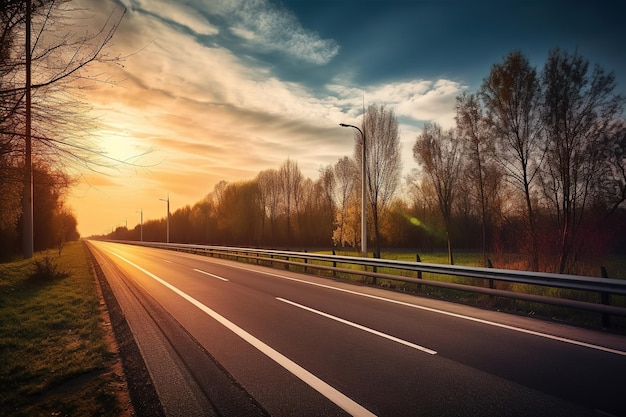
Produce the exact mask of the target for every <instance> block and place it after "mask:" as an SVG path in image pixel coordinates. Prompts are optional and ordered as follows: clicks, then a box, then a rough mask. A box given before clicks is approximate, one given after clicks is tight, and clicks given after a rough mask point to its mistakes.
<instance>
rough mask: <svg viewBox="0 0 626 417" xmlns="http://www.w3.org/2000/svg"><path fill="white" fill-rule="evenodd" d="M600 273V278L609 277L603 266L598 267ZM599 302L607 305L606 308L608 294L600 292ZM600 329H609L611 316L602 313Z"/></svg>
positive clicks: (609, 299)
mask: <svg viewBox="0 0 626 417" xmlns="http://www.w3.org/2000/svg"><path fill="white" fill-rule="evenodd" d="M600 273H601V274H602V278H608V277H609V274H608V272H607V271H606V268H605V267H603V266H601V267H600ZM600 301H601V302H602V304H604V305H607V306H608V305H609V304H611V298H610V294H609V293H608V292H601V293H600ZM602 327H604V328H605V329H608V328H609V327H611V316H610V315H609V314H608V313H602Z"/></svg>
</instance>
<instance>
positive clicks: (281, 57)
mask: <svg viewBox="0 0 626 417" xmlns="http://www.w3.org/2000/svg"><path fill="white" fill-rule="evenodd" d="M74 3H75V4H79V5H81V6H82V7H84V8H86V9H89V10H91V16H92V18H91V19H90V20H89V22H90V23H89V24H90V25H92V29H95V28H97V27H99V26H98V25H101V24H102V23H103V22H104V21H105V19H106V18H107V17H108V16H109V15H110V14H111V13H113V14H114V15H116V14H117V15H119V14H120V13H121V10H123V9H124V8H126V14H125V16H124V18H123V20H122V22H121V24H120V26H119V28H118V30H117V32H116V33H115V36H114V38H113V40H112V42H111V44H110V45H109V48H108V49H107V53H108V54H109V55H110V56H115V55H121V56H123V57H124V60H123V61H122V62H121V63H120V64H109V65H105V66H102V65H100V66H97V65H96V66H95V68H94V70H93V71H94V74H97V76H98V77H99V78H100V79H104V80H107V82H101V83H96V85H95V86H93V87H92V88H91V89H90V90H89V91H88V93H87V100H88V102H89V103H90V105H91V106H92V110H91V111H92V113H93V115H94V117H96V118H97V120H98V122H99V128H98V129H97V132H94V134H93V137H94V138H95V139H94V140H96V141H97V145H98V147H99V148H100V149H102V150H103V151H104V152H106V155H107V157H108V158H110V160H118V161H123V162H111V163H110V166H109V167H108V168H106V169H99V170H98V171H97V172H95V171H88V170H87V171H83V172H81V173H80V180H79V183H78V184H77V185H76V186H74V187H73V188H72V190H71V192H70V193H69V195H68V205H69V206H70V208H72V209H73V211H74V213H75V214H76V217H77V219H78V228H79V231H80V233H81V235H82V236H90V235H93V234H102V233H109V232H110V231H111V229H112V228H115V227H118V226H125V225H127V226H128V227H129V228H133V227H135V225H137V224H138V223H139V221H140V212H143V219H144V221H146V220H148V219H158V218H163V217H165V215H166V203H165V202H164V201H162V200H161V199H166V198H167V197H168V195H169V199H170V211H171V212H174V211H175V210H176V209H178V208H180V207H183V206H185V205H193V204H194V203H196V202H198V201H200V200H201V199H202V198H204V197H205V196H206V195H207V194H209V193H210V192H211V191H212V190H213V188H214V186H215V184H216V183H218V182H219V181H221V180H225V181H228V182H236V181H241V180H250V179H253V178H254V177H255V176H256V175H257V174H258V173H259V172H260V171H263V170H266V169H276V168H278V167H279V166H280V164H282V163H283V162H284V161H286V160H287V159H288V158H289V159H291V160H293V161H296V162H297V163H298V166H299V167H300V169H301V170H302V172H303V174H304V175H305V176H306V177H308V178H311V179H313V180H315V179H317V178H318V173H319V169H320V168H321V167H323V166H327V165H329V164H334V163H336V162H337V160H339V159H340V158H342V157H343V156H344V155H349V156H352V155H353V150H354V131H353V130H352V129H346V128H341V127H339V123H348V124H357V125H358V124H359V123H360V118H361V115H362V112H363V106H364V105H365V106H368V105H371V104H377V105H381V104H384V105H386V106H387V107H388V108H391V109H393V110H394V111H395V114H396V116H397V117H398V120H399V122H400V137H401V152H402V160H403V170H404V172H405V173H408V172H410V171H411V170H412V169H413V168H415V167H416V163H415V162H414V160H413V155H412V147H413V144H414V143H415V139H416V137H417V135H419V133H420V129H421V128H422V126H423V124H424V123H425V122H437V123H439V124H441V125H442V126H443V127H445V128H450V127H453V126H454V104H455V99H456V97H457V96H458V95H459V94H461V93H462V92H464V91H468V92H474V91H477V90H478V89H479V88H480V85H481V83H482V80H483V79H484V78H485V77H486V76H487V75H488V74H489V71H490V68H491V67H492V65H494V64H496V63H500V62H502V60H503V59H504V58H505V57H506V55H508V54H509V53H510V52H511V51H513V50H519V51H521V52H522V53H523V54H524V55H526V57H527V58H528V59H529V60H530V63H531V64H532V65H533V66H536V67H537V68H538V71H540V70H541V67H542V65H543V63H544V62H545V59H546V57H547V56H548V52H549V51H550V50H551V49H552V48H555V47H559V48H561V49H565V50H567V51H568V52H574V51H575V50H577V51H578V52H579V53H580V54H581V55H582V56H584V57H586V58H587V59H589V61H590V62H591V63H592V64H598V65H600V66H602V67H603V68H604V69H606V70H609V71H613V72H614V73H615V75H616V79H617V85H618V91H619V92H620V93H622V94H624V95H626V53H625V52H624V47H623V40H624V39H626V25H624V24H623V16H624V11H625V10H624V9H625V8H626V6H622V5H620V2H618V1H606V0H589V1H582V0H562V1H561V0H543V1H541V0H500V1H487V0H472V1H463V0H427V1H412V0H282V1H280V0H74Z"/></svg>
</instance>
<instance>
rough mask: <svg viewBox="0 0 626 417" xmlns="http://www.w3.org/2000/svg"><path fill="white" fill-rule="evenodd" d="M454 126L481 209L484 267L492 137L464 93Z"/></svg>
mask: <svg viewBox="0 0 626 417" xmlns="http://www.w3.org/2000/svg"><path fill="white" fill-rule="evenodd" d="M456 125H457V129H458V132H459V135H460V139H461V140H462V141H463V144H464V147H465V155H466V156H467V157H468V164H467V166H468V168H469V169H467V172H468V174H469V178H470V179H471V180H472V183H473V186H474V187H475V188H476V190H477V193H476V197H477V198H476V201H478V204H479V207H480V218H481V229H482V252H483V264H485V265H486V264H487V223H488V220H487V206H488V192H487V190H486V184H485V182H486V180H485V177H486V176H487V170H488V169H489V162H490V160H491V159H492V155H493V152H494V148H493V135H491V132H490V130H489V126H488V123H487V120H486V117H485V114H484V110H483V107H482V105H481V102H480V97H479V96H478V95H477V94H466V93H463V94H462V95H461V96H459V97H457V99H456Z"/></svg>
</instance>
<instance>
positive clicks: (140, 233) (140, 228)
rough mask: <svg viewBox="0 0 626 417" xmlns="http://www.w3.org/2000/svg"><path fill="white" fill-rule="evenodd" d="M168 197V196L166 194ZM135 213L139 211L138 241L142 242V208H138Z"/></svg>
mask: <svg viewBox="0 0 626 417" xmlns="http://www.w3.org/2000/svg"><path fill="white" fill-rule="evenodd" d="M168 199H169V196H168ZM169 211H170V210H169V208H168V210H167V212H168V213H169ZM135 213H139V236H140V237H139V239H140V240H139V241H140V242H143V209H139V211H136V212H135Z"/></svg>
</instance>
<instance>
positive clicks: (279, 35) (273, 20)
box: [229, 0, 339, 65]
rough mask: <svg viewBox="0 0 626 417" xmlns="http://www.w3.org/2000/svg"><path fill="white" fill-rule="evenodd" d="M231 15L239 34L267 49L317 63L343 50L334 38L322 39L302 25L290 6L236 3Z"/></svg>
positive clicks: (253, 1)
mask: <svg viewBox="0 0 626 417" xmlns="http://www.w3.org/2000/svg"><path fill="white" fill-rule="evenodd" d="M233 5H234V6H235V7H233V8H232V9H231V12H230V13H229V18H231V19H233V20H234V21H233V22H232V28H231V30H232V31H233V33H235V34H236V35H238V36H240V37H242V38H243V39H245V40H247V41H249V42H251V43H253V44H254V45H255V46H257V47H260V48H263V49H265V50H267V51H279V52H284V53H287V54H289V55H291V56H293V57H295V58H297V59H300V60H302V61H306V62H311V63H313V64H317V65H323V64H326V63H328V62H329V61H330V60H331V59H332V58H333V57H334V56H335V55H337V53H338V52H339V45H337V43H336V42H335V41H334V40H332V39H322V38H320V36H319V35H318V34H317V33H316V32H313V31H311V30H307V29H306V28H304V27H302V25H301V24H300V22H299V21H298V18H297V17H296V16H295V15H294V14H293V13H291V12H289V11H288V10H287V9H285V8H282V7H279V6H275V5H273V4H271V3H270V2H268V1H267V0H246V1H242V2H240V3H238V2H233Z"/></svg>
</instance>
